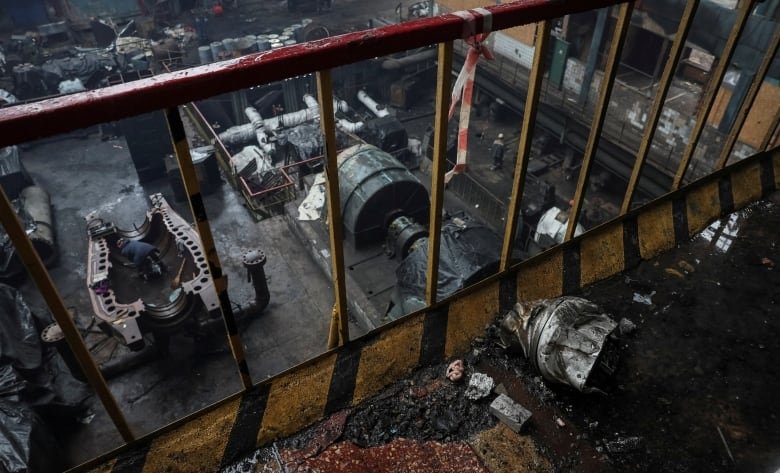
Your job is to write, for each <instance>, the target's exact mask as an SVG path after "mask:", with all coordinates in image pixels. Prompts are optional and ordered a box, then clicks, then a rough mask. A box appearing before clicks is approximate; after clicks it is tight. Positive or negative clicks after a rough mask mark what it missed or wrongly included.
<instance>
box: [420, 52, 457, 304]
mask: <svg viewBox="0 0 780 473" xmlns="http://www.w3.org/2000/svg"><path fill="white" fill-rule="evenodd" d="M451 82H452V41H447V42H445V43H440V44H439V59H438V67H437V73H436V116H435V118H434V123H433V125H434V132H433V169H432V170H431V214H430V218H429V219H428V268H427V271H426V279H425V301H426V302H427V303H428V305H431V304H435V303H436V291H438V288H439V248H440V244H441V213H442V207H443V204H444V173H445V172H446V171H447V122H448V121H449V120H448V110H449V107H450V93H451V92H450V88H451V87H450V84H451Z"/></svg>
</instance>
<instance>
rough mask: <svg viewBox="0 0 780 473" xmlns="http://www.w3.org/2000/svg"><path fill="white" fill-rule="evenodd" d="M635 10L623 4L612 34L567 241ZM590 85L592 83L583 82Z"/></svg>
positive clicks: (571, 212)
mask: <svg viewBox="0 0 780 473" xmlns="http://www.w3.org/2000/svg"><path fill="white" fill-rule="evenodd" d="M633 10H634V4H633V2H627V3H624V4H622V5H620V13H619V14H618V19H617V23H615V32H614V33H613V34H612V42H611V44H610V46H609V56H608V58H607V66H606V68H605V69H604V76H603V77H602V78H601V87H600V88H599V99H598V104H597V105H596V110H595V113H594V117H593V124H592V125H591V127H590V135H589V136H588V144H587V145H586V146H585V154H584V155H583V157H582V167H581V168H580V176H579V178H578V179H577V189H576V191H575V192H574V203H573V204H572V206H571V210H570V211H569V223H568V225H567V226H566V236H565V238H564V240H565V241H568V240H571V239H572V237H573V236H574V230H575V229H576V228H577V221H578V220H579V218H580V210H581V209H582V202H583V200H584V199H585V188H586V185H587V183H588V178H589V177H590V171H591V169H592V168H593V161H595V157H596V151H598V148H599V140H600V139H601V128H602V127H603V126H604V119H605V117H606V116H607V108H608V107H609V97H610V95H611V94H612V87H613V86H614V85H615V76H616V75H617V70H618V65H619V63H620V55H621V53H622V52H623V45H624V42H625V39H626V33H628V27H629V25H630V24H631V12H633ZM582 86H583V87H588V86H589V84H582Z"/></svg>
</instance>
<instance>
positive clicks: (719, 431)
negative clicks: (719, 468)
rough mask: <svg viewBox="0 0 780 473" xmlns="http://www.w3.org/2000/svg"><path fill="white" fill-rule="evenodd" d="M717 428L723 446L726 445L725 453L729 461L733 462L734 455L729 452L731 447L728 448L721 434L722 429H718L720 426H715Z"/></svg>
mask: <svg viewBox="0 0 780 473" xmlns="http://www.w3.org/2000/svg"><path fill="white" fill-rule="evenodd" d="M716 427H717V429H718V435H720V440H721V441H722V442H723V446H724V447H726V453H728V454H729V458H730V459H731V463H735V462H734V455H732V454H731V449H730V448H729V444H728V443H726V437H725V436H724V435H723V431H721V430H720V426H719V425H717V426H716Z"/></svg>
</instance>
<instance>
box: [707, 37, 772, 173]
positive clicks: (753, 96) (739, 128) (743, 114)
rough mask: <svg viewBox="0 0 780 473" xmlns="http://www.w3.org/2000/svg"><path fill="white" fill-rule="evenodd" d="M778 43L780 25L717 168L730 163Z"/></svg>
mask: <svg viewBox="0 0 780 473" xmlns="http://www.w3.org/2000/svg"><path fill="white" fill-rule="evenodd" d="M778 45H780V27H778V26H776V27H775V34H774V36H772V41H771V42H770V44H769V48H768V49H767V50H766V54H764V59H763V60H762V61H761V65H760V66H759V67H758V70H757V71H756V75H755V76H754V77H753V83H752V84H750V88H749V89H748V93H747V95H746V96H745V99H744V100H743V102H742V105H741V106H740V108H739V112H737V116H736V118H735V119H734V124H733V125H731V130H729V134H728V136H727V137H726V142H725V143H723V148H722V149H721V151H720V157H719V158H718V162H717V163H716V164H715V170H719V169H723V168H724V167H725V166H726V163H728V161H729V157H730V156H731V152H732V151H733V150H734V145H735V144H736V142H737V138H738V137H739V134H740V132H741V131H742V127H743V126H744V125H745V120H747V116H748V114H749V113H750V109H751V108H753V102H755V100H756V97H758V91H759V90H760V89H761V85H762V84H763V83H764V78H765V77H766V74H767V72H769V66H771V65H772V61H773V60H774V58H775V54H777V47H778Z"/></svg>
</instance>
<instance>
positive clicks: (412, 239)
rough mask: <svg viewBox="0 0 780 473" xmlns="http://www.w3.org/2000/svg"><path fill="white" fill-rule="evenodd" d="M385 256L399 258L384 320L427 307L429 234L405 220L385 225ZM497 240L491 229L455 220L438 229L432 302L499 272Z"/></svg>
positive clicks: (470, 220) (463, 220)
mask: <svg viewBox="0 0 780 473" xmlns="http://www.w3.org/2000/svg"><path fill="white" fill-rule="evenodd" d="M387 248H388V250H389V253H391V254H392V255H394V256H397V257H399V258H401V259H402V261H401V264H400V265H399V266H398V268H397V269H396V272H395V274H396V278H397V282H396V287H395V290H394V291H393V295H392V297H391V305H390V308H389V310H388V315H389V316H390V317H391V318H393V319H396V318H398V317H400V316H402V315H404V314H408V313H410V312H413V311H415V310H417V309H421V308H423V307H425V306H426V302H425V282H426V274H427V270H428V231H427V230H426V229H425V227H423V226H422V225H420V224H418V223H416V222H413V221H411V220H410V219H409V218H407V217H403V216H402V217H399V218H397V219H395V220H394V221H393V222H392V223H391V224H390V232H389V233H388V236H387ZM500 252H501V240H500V239H499V237H498V235H496V234H495V233H494V232H493V231H492V230H490V229H489V228H487V227H486V226H484V225H482V224H481V223H479V222H477V221H476V220H473V219H471V218H469V217H468V216H465V215H461V216H454V217H451V218H449V219H448V220H447V221H445V222H444V223H443V224H442V227H441V246H440V249H439V275H438V286H437V294H436V297H437V299H438V300H440V299H443V298H445V297H447V296H449V295H451V294H453V293H455V292H457V291H459V290H460V289H463V288H464V287H467V286H470V285H472V284H474V283H476V282H478V281H480V280H482V279H484V278H486V277H487V276H490V275H491V274H493V273H495V272H496V271H497V270H498V263H499V259H498V258H499V254H500Z"/></svg>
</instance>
